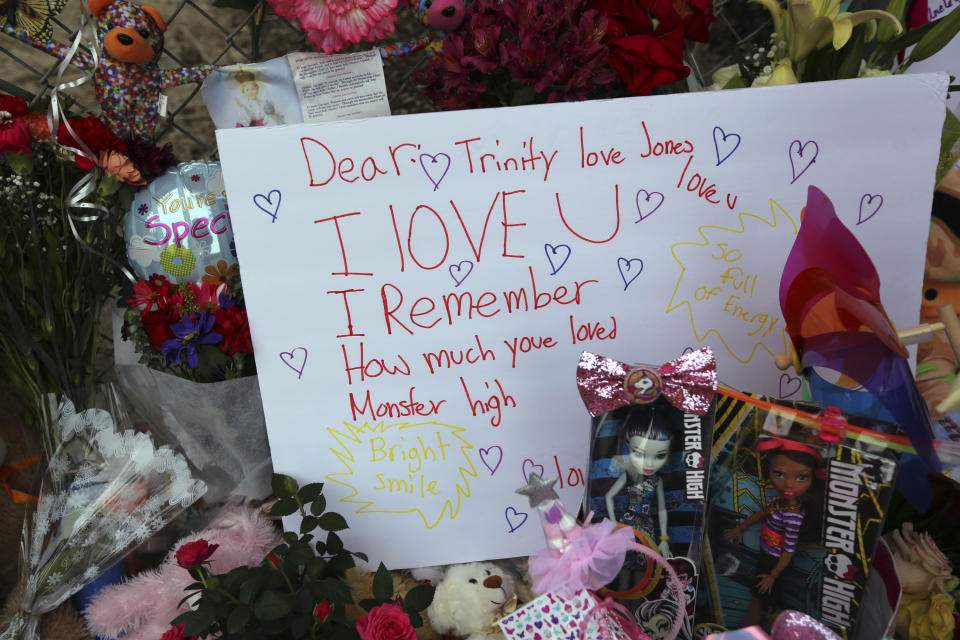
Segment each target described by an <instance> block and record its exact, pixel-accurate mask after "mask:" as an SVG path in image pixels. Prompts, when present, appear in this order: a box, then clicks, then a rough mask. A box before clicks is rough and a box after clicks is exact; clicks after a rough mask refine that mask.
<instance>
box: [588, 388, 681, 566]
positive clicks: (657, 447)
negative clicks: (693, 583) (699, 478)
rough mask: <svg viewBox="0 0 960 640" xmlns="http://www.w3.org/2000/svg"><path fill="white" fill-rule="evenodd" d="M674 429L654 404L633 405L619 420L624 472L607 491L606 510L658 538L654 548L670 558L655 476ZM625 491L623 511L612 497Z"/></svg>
mask: <svg viewBox="0 0 960 640" xmlns="http://www.w3.org/2000/svg"><path fill="white" fill-rule="evenodd" d="M674 435H675V428H674V426H673V423H672V421H671V420H670V419H669V416H668V415H665V411H664V410H663V409H661V410H659V411H658V410H657V408H656V405H644V406H637V407H634V408H632V409H631V410H630V413H628V414H627V417H626V418H625V419H624V421H623V430H622V439H623V445H624V447H625V448H626V453H625V454H624V455H623V456H622V458H621V465H622V466H623V468H624V472H623V473H622V474H621V475H620V477H618V478H617V479H616V481H615V482H614V483H613V486H611V487H610V489H609V490H608V491H607V493H606V496H605V499H606V505H607V513H608V514H611V515H614V514H615V515H616V520H617V521H618V522H621V523H623V524H626V525H630V526H632V527H634V528H635V529H639V530H640V531H642V532H644V533H645V534H646V535H647V536H648V537H649V538H650V539H651V540H659V544H658V545H657V546H658V549H659V551H660V553H661V555H663V557H665V558H669V557H671V553H670V545H669V544H668V541H669V540H670V538H669V536H668V535H667V508H666V501H665V500H664V493H663V482H662V480H661V478H660V476H659V475H658V472H659V471H660V469H662V468H663V466H664V465H665V464H666V463H667V461H668V460H669V458H670V452H671V447H672V444H673V438H674ZM624 490H626V493H627V499H628V506H627V509H626V510H625V511H622V512H621V511H618V510H617V509H616V508H615V501H614V498H615V497H616V496H617V495H618V494H619V493H620V492H621V491H624ZM654 516H656V518H654Z"/></svg>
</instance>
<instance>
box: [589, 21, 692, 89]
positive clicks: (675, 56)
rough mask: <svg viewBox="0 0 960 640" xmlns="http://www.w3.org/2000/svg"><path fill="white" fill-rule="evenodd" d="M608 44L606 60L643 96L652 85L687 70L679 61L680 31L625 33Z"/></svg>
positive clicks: (673, 79) (683, 75) (677, 77)
mask: <svg viewBox="0 0 960 640" xmlns="http://www.w3.org/2000/svg"><path fill="white" fill-rule="evenodd" d="M608 44H609V47H610V53H609V55H608V57H607V63H608V64H609V65H610V66H611V67H613V68H614V70H616V72H617V75H619V76H620V79H621V80H622V81H623V83H624V84H625V85H626V86H627V90H628V91H630V93H631V94H633V95H635V96H645V95H648V94H649V93H650V92H651V91H653V90H654V89H655V88H656V87H659V86H660V85H664V84H670V83H671V82H676V81H677V80H683V79H684V78H686V77H687V76H688V75H689V74H690V69H689V68H688V67H686V66H684V64H683V61H682V60H683V57H682V56H683V31H681V30H680V29H676V30H674V31H671V32H669V33H667V34H665V35H664V36H662V37H660V38H657V37H654V36H652V35H636V36H627V37H626V38H620V39H618V40H614V41H612V42H610V43H608Z"/></svg>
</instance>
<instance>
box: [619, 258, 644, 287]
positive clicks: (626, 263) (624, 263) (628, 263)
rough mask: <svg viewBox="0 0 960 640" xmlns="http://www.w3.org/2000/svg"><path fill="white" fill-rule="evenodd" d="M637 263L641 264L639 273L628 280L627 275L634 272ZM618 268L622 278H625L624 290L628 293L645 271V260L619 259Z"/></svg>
mask: <svg viewBox="0 0 960 640" xmlns="http://www.w3.org/2000/svg"><path fill="white" fill-rule="evenodd" d="M635 262H639V263H640V268H639V269H637V272H636V273H634V274H633V276H631V277H630V278H627V274H628V273H630V272H631V271H632V270H633V264H634V263H635ZM624 267H626V270H624ZM617 268H618V269H619V270H620V277H621V278H623V290H624V291H626V290H627V287H629V286H630V283H631V282H633V281H634V280H636V279H637V276H639V275H640V272H641V271H643V260H641V259H640V258H617Z"/></svg>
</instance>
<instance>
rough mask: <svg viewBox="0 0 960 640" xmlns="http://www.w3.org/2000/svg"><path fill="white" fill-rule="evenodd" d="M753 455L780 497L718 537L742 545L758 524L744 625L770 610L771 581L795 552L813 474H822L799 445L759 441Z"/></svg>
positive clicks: (815, 456)
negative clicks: (746, 533) (757, 554)
mask: <svg viewBox="0 0 960 640" xmlns="http://www.w3.org/2000/svg"><path fill="white" fill-rule="evenodd" d="M756 451H757V452H758V453H761V454H764V455H765V460H764V465H763V471H764V474H763V475H764V476H766V477H767V478H768V479H769V481H770V483H771V484H772V485H773V488H774V489H776V490H777V491H778V492H779V493H780V497H778V498H774V499H772V500H770V502H769V503H767V505H766V507H765V508H764V509H763V510H761V511H757V512H755V513H754V514H753V515H751V516H750V517H749V518H747V519H746V520H744V521H743V522H742V523H740V525H738V526H737V527H735V528H733V529H729V530H727V531H726V532H724V537H725V538H726V539H727V540H728V541H730V542H737V543H742V542H743V532H744V531H746V530H747V529H748V528H750V527H751V526H753V525H754V524H756V523H758V522H760V521H761V520H762V521H763V525H762V529H761V532H760V551H761V553H760V560H759V561H758V562H757V568H756V576H755V577H756V584H754V586H753V588H752V590H751V598H750V605H749V607H748V608H747V613H746V617H745V619H744V626H751V625H755V624H758V623H759V622H760V618H761V616H762V615H763V614H765V613H771V612H772V611H774V610H775V608H776V601H777V589H776V586H777V578H778V577H779V576H780V574H781V573H783V571H784V569H786V568H787V566H789V564H790V561H791V560H792V559H793V554H794V553H796V551H797V545H798V543H799V540H800V530H801V528H802V527H803V525H804V522H805V520H806V521H809V520H811V519H812V518H813V514H812V513H811V509H810V505H809V504H808V502H809V501H808V500H807V498H806V496H807V494H808V492H809V491H810V488H811V486H812V485H813V482H814V479H815V477H816V476H817V475H818V472H819V474H820V475H821V476H822V473H823V458H822V457H821V455H820V453H819V452H818V451H817V450H816V449H815V448H813V447H811V446H808V445H805V444H803V443H800V442H794V441H791V440H781V439H779V438H772V439H770V440H765V441H762V442H760V443H759V444H758V445H757V446H756ZM818 493H819V492H814V493H813V494H811V495H817V494H818Z"/></svg>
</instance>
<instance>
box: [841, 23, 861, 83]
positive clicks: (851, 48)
mask: <svg viewBox="0 0 960 640" xmlns="http://www.w3.org/2000/svg"><path fill="white" fill-rule="evenodd" d="M866 32H867V27H866V26H865V25H862V24H861V25H857V26H856V27H854V29H853V34H852V35H851V36H850V39H849V40H848V41H847V44H845V45H843V48H842V49H841V50H840V51H839V54H840V65H839V66H838V68H837V80H846V79H848V78H856V77H857V76H859V75H860V63H861V62H863V41H864V38H865V36H866Z"/></svg>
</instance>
